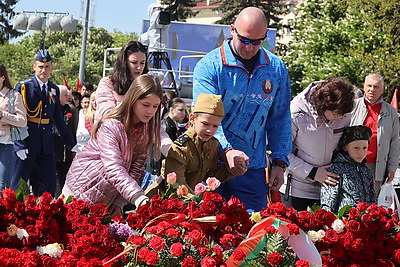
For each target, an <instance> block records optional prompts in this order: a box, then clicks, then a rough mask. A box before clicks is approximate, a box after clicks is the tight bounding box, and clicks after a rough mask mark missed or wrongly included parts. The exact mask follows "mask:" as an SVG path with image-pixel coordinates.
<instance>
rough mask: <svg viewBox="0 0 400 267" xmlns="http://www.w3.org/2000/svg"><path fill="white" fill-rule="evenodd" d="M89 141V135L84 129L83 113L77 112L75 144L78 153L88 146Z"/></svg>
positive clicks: (81, 111)
mask: <svg viewBox="0 0 400 267" xmlns="http://www.w3.org/2000/svg"><path fill="white" fill-rule="evenodd" d="M89 139H90V133H89V131H88V129H87V128H86V123H85V114H84V113H83V109H81V110H80V111H79V120H78V129H77V130H76V142H77V145H78V147H79V150H80V151H82V149H83V148H84V147H85V146H86V145H87V144H88V142H89Z"/></svg>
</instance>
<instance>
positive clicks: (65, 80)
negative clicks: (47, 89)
mask: <svg viewBox="0 0 400 267" xmlns="http://www.w3.org/2000/svg"><path fill="white" fill-rule="evenodd" d="M63 84H64V86H66V87H67V88H68V90H69V91H71V87H69V85H68V83H67V79H65V78H64V79H63Z"/></svg>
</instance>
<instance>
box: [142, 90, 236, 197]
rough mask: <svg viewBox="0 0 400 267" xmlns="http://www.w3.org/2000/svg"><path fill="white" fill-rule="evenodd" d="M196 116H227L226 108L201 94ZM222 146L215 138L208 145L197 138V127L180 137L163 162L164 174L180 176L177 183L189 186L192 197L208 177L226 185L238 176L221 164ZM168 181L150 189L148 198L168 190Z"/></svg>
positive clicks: (154, 184)
mask: <svg viewBox="0 0 400 267" xmlns="http://www.w3.org/2000/svg"><path fill="white" fill-rule="evenodd" d="M193 112H194V113H207V114H211V115H215V116H224V106H223V103H222V100H221V96H219V95H212V94H200V95H199V98H198V100H197V103H196V105H195V106H194V108H193ZM219 150H220V144H219V142H218V140H217V139H216V138H215V137H212V138H211V139H210V140H208V141H206V142H204V141H202V140H201V139H200V137H199V136H198V135H197V133H196V131H195V130H194V127H193V126H190V128H189V129H188V131H187V132H186V133H184V134H183V135H181V136H179V137H178V138H177V139H176V140H175V141H174V143H173V144H172V145H171V147H170V149H169V151H168V156H167V158H166V159H165V160H164V161H163V164H162V168H161V174H162V175H163V176H164V177H166V176H167V174H168V173H171V172H175V173H176V182H177V183H178V184H179V185H185V186H186V187H187V188H188V190H189V193H190V194H193V190H194V188H195V186H196V185H197V184H198V183H201V182H203V181H206V180H207V178H208V177H215V178H217V179H218V180H220V181H221V182H224V181H226V180H228V179H230V178H233V177H234V176H233V175H231V174H230V173H229V172H228V170H227V169H226V167H225V165H224V164H223V163H219V162H218V154H219ZM165 187H166V185H165V180H161V181H156V182H154V183H153V184H152V185H150V186H149V187H148V188H147V189H146V191H145V194H146V195H147V196H148V197H151V196H153V195H155V194H158V193H159V192H160V191H163V190H165Z"/></svg>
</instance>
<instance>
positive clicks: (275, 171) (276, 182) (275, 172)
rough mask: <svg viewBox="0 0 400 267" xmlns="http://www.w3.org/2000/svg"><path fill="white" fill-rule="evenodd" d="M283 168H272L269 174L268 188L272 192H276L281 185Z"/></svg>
mask: <svg viewBox="0 0 400 267" xmlns="http://www.w3.org/2000/svg"><path fill="white" fill-rule="evenodd" d="M283 172H284V171H283V168H282V167H279V166H272V168H271V171H270V173H269V182H268V188H269V189H271V190H274V191H278V190H279V188H280V187H281V186H282V185H283V182H284V179H283Z"/></svg>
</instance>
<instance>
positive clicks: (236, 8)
mask: <svg viewBox="0 0 400 267" xmlns="http://www.w3.org/2000/svg"><path fill="white" fill-rule="evenodd" d="M251 6H252V7H258V8H260V9H261V10H262V11H263V12H264V14H265V16H266V17H267V19H268V21H269V27H270V28H276V29H280V28H282V24H281V23H280V21H281V18H280V16H282V15H284V14H287V13H288V12H289V10H288V9H287V7H286V5H284V4H282V2H281V1H279V0H269V1H262V0H247V1H243V0H224V1H222V4H221V5H220V6H219V7H217V8H215V10H217V11H220V12H221V13H222V14H223V16H222V18H221V19H220V20H218V21H217V23H218V24H226V25H229V24H232V23H233V22H234V20H235V18H236V16H237V15H238V14H239V12H240V11H242V10H243V9H244V8H246V7H251Z"/></svg>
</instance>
